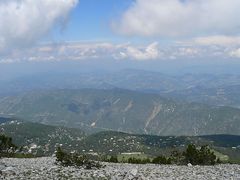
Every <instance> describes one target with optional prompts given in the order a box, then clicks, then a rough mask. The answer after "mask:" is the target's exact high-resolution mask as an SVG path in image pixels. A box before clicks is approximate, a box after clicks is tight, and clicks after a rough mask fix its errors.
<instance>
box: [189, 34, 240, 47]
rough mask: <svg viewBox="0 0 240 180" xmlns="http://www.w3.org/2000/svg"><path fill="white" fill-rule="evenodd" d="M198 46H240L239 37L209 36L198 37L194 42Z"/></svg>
mask: <svg viewBox="0 0 240 180" xmlns="http://www.w3.org/2000/svg"><path fill="white" fill-rule="evenodd" d="M192 42H193V43H195V44H198V45H204V46H211V45H217V46H237V45H240V37H239V36H207V37H198V38H195V39H193V41H192Z"/></svg>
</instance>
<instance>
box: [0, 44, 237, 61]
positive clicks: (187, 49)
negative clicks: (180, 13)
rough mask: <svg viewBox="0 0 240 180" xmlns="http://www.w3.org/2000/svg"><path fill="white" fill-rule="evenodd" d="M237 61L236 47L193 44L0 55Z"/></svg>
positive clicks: (40, 49) (51, 47)
mask: <svg viewBox="0 0 240 180" xmlns="http://www.w3.org/2000/svg"><path fill="white" fill-rule="evenodd" d="M221 58H240V48H239V46H233V47H224V46H211V45H207V46H205V45H204V46H199V45H197V44H192V45H185V44H176V45H175V46H160V45H158V43H157V42H154V43H151V44H149V45H144V46H143V45H137V44H130V43H128V44H112V43H105V42H103V43H99V42H98V43H94V42H91V43H82V42H67V43H63V44H42V45H39V46H34V47H32V48H27V49H22V50H15V51H12V52H11V53H8V54H7V55H2V56H0V63H19V62H43V61H56V62H57V61H91V60H93V59H94V60H99V61H101V60H113V61H114V60H117V61H119V60H122V61H125V60H126V61H128V60H131V61H151V60H160V61H161V60H171V59H179V60H183V59H221Z"/></svg>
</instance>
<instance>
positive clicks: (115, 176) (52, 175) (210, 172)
mask: <svg viewBox="0 0 240 180" xmlns="http://www.w3.org/2000/svg"><path fill="white" fill-rule="evenodd" d="M105 164H106V167H105V168H102V169H99V170H96V169H95V170H94V169H93V170H85V169H82V168H75V167H62V166H59V165H56V164H55V159H54V158H53V157H44V158H34V159H11V158H10V159H0V179H4V180H5V179H7V180H8V179H11V180H18V179H22V180H27V179H36V180H37V179H39V180H45V179H46V180H51V179H53V180H55V179H56V180H58V179H59V180H61V179H89V180H95V179H96V180H98V179H102V180H105V179H110V180H125V179H126V180H128V179H129V180H130V179H131V180H155V179H159V180H175V179H176V180H183V179H184V180H187V179H191V180H198V179H199V180H205V179H206V180H208V179H215V180H240V165H229V164H226V165H225V164H224V165H216V166H163V165H153V164H147V165H133V164H111V163H105Z"/></svg>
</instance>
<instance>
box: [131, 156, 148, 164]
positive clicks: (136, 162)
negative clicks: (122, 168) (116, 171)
mask: <svg viewBox="0 0 240 180" xmlns="http://www.w3.org/2000/svg"><path fill="white" fill-rule="evenodd" d="M150 162H151V161H150V159H148V158H147V159H138V158H134V157H132V158H129V159H128V163H130V164H147V163H150Z"/></svg>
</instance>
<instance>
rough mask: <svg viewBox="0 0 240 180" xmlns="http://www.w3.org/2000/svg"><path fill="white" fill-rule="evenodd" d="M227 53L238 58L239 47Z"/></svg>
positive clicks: (239, 55)
mask: <svg viewBox="0 0 240 180" xmlns="http://www.w3.org/2000/svg"><path fill="white" fill-rule="evenodd" d="M229 55H230V56H231V57H235V58H240V48H238V49H234V50H232V51H231V52H230V53H229Z"/></svg>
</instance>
